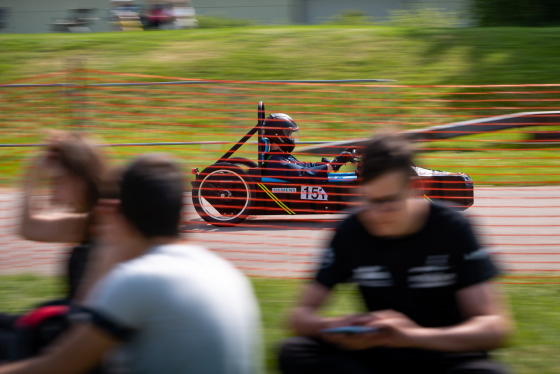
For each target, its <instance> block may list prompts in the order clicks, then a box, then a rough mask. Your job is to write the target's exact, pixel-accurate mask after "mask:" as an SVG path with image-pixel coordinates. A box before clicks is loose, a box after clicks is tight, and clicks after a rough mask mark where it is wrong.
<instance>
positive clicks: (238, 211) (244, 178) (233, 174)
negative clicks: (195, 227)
mask: <svg viewBox="0 0 560 374" xmlns="http://www.w3.org/2000/svg"><path fill="white" fill-rule="evenodd" d="M199 178H200V181H199V182H198V183H196V184H195V185H194V188H193V192H192V199H193V205H194V208H195V209H196V211H197V213H198V214H199V215H200V217H201V218H202V219H203V220H205V221H206V222H209V223H211V224H213V225H216V226H232V225H235V224H238V223H240V222H243V221H244V220H245V219H246V218H247V217H248V216H249V215H250V214H251V207H252V203H253V201H252V198H253V194H254V192H253V191H252V187H251V186H252V183H251V179H250V177H249V176H248V175H247V173H246V172H245V171H244V170H243V169H242V168H240V167H239V166H236V165H232V164H229V163H217V164H214V165H211V166H209V167H207V168H206V169H204V170H203V171H202V172H201V173H200V177H199Z"/></svg>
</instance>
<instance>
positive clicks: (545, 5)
mask: <svg viewBox="0 0 560 374" xmlns="http://www.w3.org/2000/svg"><path fill="white" fill-rule="evenodd" d="M471 1H472V2H471V5H472V14H473V17H474V18H475V20H476V22H477V24H478V26H560V1H559V0H471Z"/></svg>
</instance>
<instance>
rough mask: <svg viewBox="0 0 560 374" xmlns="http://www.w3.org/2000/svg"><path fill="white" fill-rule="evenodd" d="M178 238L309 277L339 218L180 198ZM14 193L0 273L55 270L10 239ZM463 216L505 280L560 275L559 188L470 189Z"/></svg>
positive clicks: (269, 272) (0, 228)
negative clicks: (214, 220)
mask: <svg viewBox="0 0 560 374" xmlns="http://www.w3.org/2000/svg"><path fill="white" fill-rule="evenodd" d="M185 201H186V203H188V206H189V209H188V211H187V215H186V217H187V220H186V222H185V224H184V226H183V235H184V237H185V238H188V239H192V240H193V241H194V242H197V243H199V244H202V245H204V246H206V247H208V248H210V249H211V250H213V251H215V252H216V253H218V254H220V255H221V256H223V257H225V258H227V259H229V260H231V261H232V262H233V263H235V264H236V265H237V266H238V267H240V268H241V269H242V270H243V271H245V272H246V273H247V274H250V275H257V276H266V277H281V278H283V277H287V278H305V277H309V276H310V275H311V274H312V270H313V269H314V267H315V266H316V262H317V260H318V258H319V256H320V253H321V251H322V250H323V248H324V247H325V246H326V245H327V244H328V241H329V238H330V237H331V236H332V234H333V230H334V228H335V227H336V224H337V222H338V221H339V220H340V219H341V218H342V217H343V216H342V215H306V216H297V217H296V218H293V217H294V216H291V217H290V216H274V217H272V216H268V217H266V218H263V217H261V218H259V217H257V218H254V219H249V220H247V221H246V222H245V223H243V224H242V225H240V226H237V227H226V228H220V227H215V226H212V225H209V224H207V223H206V222H204V221H203V220H202V219H200V217H198V215H197V214H196V212H194V209H193V208H192V206H191V204H190V196H186V199H185ZM20 202H21V199H20V194H19V193H18V192H13V191H11V192H10V191H4V192H3V193H0V238H1V243H2V244H1V245H0V275H6V274H20V273H32V274H60V273H62V272H63V271H64V263H65V259H66V256H67V253H68V251H69V250H70V246H68V245H61V244H57V243H35V242H30V241H26V240H22V239H20V238H18V236H17V235H16V232H17V223H18V215H19V208H20ZM465 214H466V215H467V216H469V217H470V219H471V222H472V223H473V225H474V227H475V230H476V232H477V234H478V236H479V240H480V241H481V242H483V243H484V244H485V245H486V246H487V247H488V249H489V250H490V251H491V252H492V253H493V254H494V260H495V261H496V262H497V264H498V265H499V266H500V267H501V268H502V269H504V270H505V271H507V274H508V275H510V276H512V277H522V278H523V277H528V276H530V275H535V274H537V273H538V274H540V275H542V276H545V277H555V276H560V187H558V186H550V187H546V186H540V187H515V188H514V187H510V188H495V187H479V188H476V187H475V205H474V206H473V207H471V208H470V209H468V210H467V211H466V212H465Z"/></svg>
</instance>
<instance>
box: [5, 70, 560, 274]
mask: <svg viewBox="0 0 560 374" xmlns="http://www.w3.org/2000/svg"><path fill="white" fill-rule="evenodd" d="M261 101H262V102H264V110H261V112H260V113H261V114H264V115H265V116H267V115H269V114H271V113H286V114H288V115H290V116H291V117H292V118H293V119H294V120H295V122H297V124H298V126H299V141H298V143H297V144H296V147H295V150H294V152H293V154H294V156H295V157H297V158H298V159H299V160H302V161H306V162H313V163H316V162H321V159H322V158H323V157H324V158H327V159H328V160H331V159H332V158H333V157H335V156H336V155H338V154H339V153H340V151H342V150H344V149H346V148H353V149H355V151H354V154H353V158H354V160H353V161H355V162H356V164H353V163H348V164H346V165H344V166H342V168H341V169H340V171H339V172H338V173H331V175H330V176H328V175H326V174H321V173H317V174H316V175H315V176H312V177H309V176H306V177H302V176H298V175H290V176H285V177H279V176H278V175H279V174H278V173H276V171H278V170H275V169H281V166H280V165H278V164H277V161H275V160H274V159H272V160H271V159H270V156H272V155H273V154H274V153H275V151H274V150H270V149H268V148H267V147H270V144H269V143H270V142H269V141H268V139H267V138H266V136H265V134H263V133H262V131H259V129H258V125H259V124H260V122H259V110H258V103H259V102H261ZM559 109H560V85H556V84H547V85H480V86H475V85H468V86H467V85H437V86H435V85H430V86H427V85H424V86H407V85H400V84H396V83H395V82H383V81H380V82H366V81H355V82H351V81H331V82H328V81H315V82H303V81H300V82H287V81H280V82H273V81H204V80H200V81H195V80H187V79H183V78H178V77H159V76H148V75H137V74H122V73H113V72H102V71H91V70H76V71H72V72H66V73H54V74H44V75H41V76H36V77H30V78H28V79H25V80H22V81H18V82H11V83H10V84H9V85H8V84H6V85H0V126H1V128H2V131H1V133H0V147H1V150H0V152H2V157H1V158H0V170H1V171H2V173H1V174H0V188H1V193H0V237H1V238H2V246H0V274H12V273H22V272H32V273H42V274H43V273H44V274H58V273H61V272H62V271H63V267H64V264H65V255H66V253H67V252H68V250H69V248H70V247H69V246H68V245H61V244H56V243H35V242H31V241H26V240H23V239H21V237H20V236H19V234H18V229H19V221H20V211H21V197H22V194H21V187H22V183H23V180H24V176H25V170H26V168H27V165H28V164H29V161H30V159H31V158H32V157H33V155H36V154H37V150H38V147H39V146H40V144H41V141H42V137H43V134H44V130H46V129H65V130H75V131H83V132H86V133H89V134H92V135H94V136H95V137H97V139H98V141H99V142H100V143H101V144H102V145H103V146H104V148H103V149H104V151H106V153H107V155H108V157H109V158H110V159H111V160H112V162H114V163H122V162H123V161H125V160H128V159H130V158H131V157H134V156H135V155H138V154H142V153H147V152H166V153H170V154H173V155H174V156H175V157H176V158H177V159H178V160H180V161H181V163H182V164H183V165H184V167H185V171H186V172H187V175H188V180H189V186H191V185H192V188H191V189H190V190H189V191H188V192H187V193H186V195H185V207H186V213H185V217H184V222H183V225H182V233H183V234H184V236H185V238H192V239H194V240H196V241H198V242H201V243H203V244H204V245H206V246H207V247H208V248H210V249H212V250H213V251H215V252H217V253H219V254H220V255H222V256H224V257H225V258H227V259H229V260H231V261H233V262H234V263H235V264H236V265H237V266H238V267H240V268H241V269H243V270H244V271H245V272H246V273H247V274H250V275H253V276H264V277H278V278H298V279H299V278H308V277H310V276H311V275H312V270H313V269H314V268H315V267H316V266H317V262H318V260H319V257H320V254H321V252H322V250H323V248H325V246H326V245H328V241H329V238H330V237H331V236H332V234H333V230H334V229H335V227H336V225H337V223H338V222H339V221H340V219H341V218H343V217H344V216H345V214H347V213H348V212H349V211H351V210H353V209H357V208H359V207H360V206H361V204H362V203H361V200H360V192H359V187H358V179H357V176H356V167H357V165H358V164H359V161H360V150H361V148H362V147H363V144H364V139H367V138H368V137H370V136H371V135H372V134H374V133H375V132H377V131H379V130H381V129H385V128H392V129H396V130H399V131H406V132H408V133H409V134H410V136H411V139H413V140H414V142H415V145H416V147H417V149H418V154H417V158H416V169H415V171H416V173H417V174H418V176H419V178H418V180H417V186H416V187H417V195H418V196H419V197H424V198H427V199H431V200H439V201H445V202H447V203H449V204H451V205H453V206H455V207H456V208H457V209H461V210H464V213H465V214H466V215H467V216H469V217H470V219H471V220H472V223H473V225H474V227H475V229H476V231H477V234H478V236H479V239H480V241H481V242H483V243H484V245H485V246H486V247H487V248H488V250H489V251H491V252H492V253H493V254H494V256H495V261H496V263H497V264H498V265H499V266H500V267H501V268H502V269H503V270H504V274H505V276H504V278H503V280H504V281H505V282H512V283H522V284H525V283H527V284H532V283H539V284H542V283H560V173H559V167H560V156H559V155H560V153H559V152H558V151H559V150H560V110H559ZM255 126H257V128H256V129H255ZM251 131H253V133H252V134H251ZM246 135H247V136H246ZM249 135H251V136H249ZM234 146H236V147H238V149H237V150H236V151H235V152H234V153H232V154H228V150H230V149H231V148H232V147H234ZM276 152H277V151H276ZM194 168H196V169H197V170H195V171H193V172H191V169H194ZM191 182H193V183H192V184H191ZM40 192H41V194H42V195H45V196H46V195H48V190H44V191H40ZM207 221H210V222H211V223H213V224H209V223H208V222H207Z"/></svg>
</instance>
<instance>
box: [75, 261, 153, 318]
mask: <svg viewBox="0 0 560 374" xmlns="http://www.w3.org/2000/svg"><path fill="white" fill-rule="evenodd" d="M146 283H147V282H145V281H144V279H143V277H141V276H139V275H137V274H135V273H134V271H132V269H129V267H127V265H126V264H123V265H119V266H117V267H116V268H115V269H113V270H112V271H111V272H110V273H109V274H108V275H107V276H105V277H104V278H103V279H101V281H100V282H99V283H98V284H97V285H96V286H95V287H94V289H93V290H92V292H91V293H90V294H89V295H88V297H87V300H86V302H85V303H84V306H85V307H86V308H87V309H89V310H91V311H93V312H94V313H97V314H100V315H101V316H103V317H104V318H107V319H109V320H110V321H111V322H112V323H114V324H116V325H118V326H121V327H123V328H131V329H139V328H141V327H142V326H143V325H144V321H145V320H146V316H147V315H148V314H149V313H150V307H151V306H150V305H149V304H150V303H149V302H147V300H146V299H147V298H146V291H147V288H146V286H147V284H146Z"/></svg>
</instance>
